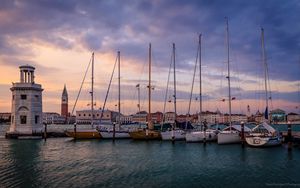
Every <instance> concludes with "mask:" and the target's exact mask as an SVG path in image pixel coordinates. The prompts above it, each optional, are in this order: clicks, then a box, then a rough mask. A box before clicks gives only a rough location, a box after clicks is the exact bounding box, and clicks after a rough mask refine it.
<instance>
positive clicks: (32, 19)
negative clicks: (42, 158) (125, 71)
mask: <svg viewBox="0 0 300 188" xmlns="http://www.w3.org/2000/svg"><path fill="white" fill-rule="evenodd" d="M299 8H300V4H299V2H298V1H297V0H290V1H284V0H265V1H261V0H253V1H240V0H229V1H221V0H201V1H199V0H192V1H187V2H186V1H181V0H175V1H174V0H172V1H171V0H166V1H146V0H143V1H137V0H131V1H130V0H128V1H117V0H112V1H96V0H95V1H94V0H88V1H76V0H71V1H61V0H51V1H50V0H43V1H35V0H29V1H10V0H3V1H1V8H0V15H5V16H6V19H2V17H0V18H1V20H0V27H1V30H0V36H1V37H0V55H2V56H3V55H5V56H12V55H24V54H20V53H21V52H24V51H28V50H26V46H25V47H24V45H21V44H20V45H15V44H13V43H11V42H10V41H11V40H12V39H22V40H23V41H25V43H26V42H27V43H28V44H30V43H34V42H35V41H42V42H46V43H47V44H51V45H53V46H55V47H57V48H63V49H72V48H74V47H75V46H81V47H84V48H87V49H88V50H94V51H99V52H111V51H117V50H121V53H122V57H124V58H131V59H136V60H138V61H137V62H138V63H144V62H145V61H146V62H147V56H148V54H147V53H148V43H149V42H151V43H152V47H153V60H154V62H153V66H154V70H156V71H157V72H159V71H161V72H165V73H167V71H166V70H167V69H168V67H169V63H170V56H171V46H172V43H173V42H174V43H176V57H177V62H176V63H177V64H176V66H177V69H178V71H179V72H180V71H183V72H186V73H187V72H191V73H192V70H193V67H194V62H195V57H196V50H197V42H198V34H199V33H202V34H203V38H202V62H203V64H204V65H205V66H207V70H220V67H222V66H224V64H223V63H222V62H224V61H226V53H225V45H224V41H225V20H224V17H225V16H228V18H229V32H230V63H231V66H232V69H233V71H237V69H238V71H240V72H241V73H243V74H246V75H250V76H257V75H261V73H262V62H261V60H260V59H261V57H260V54H261V45H260V27H264V28H265V42H266V51H267V57H268V59H267V60H268V64H269V73H270V78H271V79H273V80H286V81H295V80H299V75H300V74H299V67H300V65H299V64H300V63H299V52H300V38H299V33H300V25H299V24H298V19H299V16H300V13H299ZM25 61H26V60H25ZM191 73H190V74H191ZM261 76H262V75H261ZM261 76H260V77H261ZM240 79H243V78H240Z"/></svg>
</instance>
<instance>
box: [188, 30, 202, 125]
mask: <svg viewBox="0 0 300 188" xmlns="http://www.w3.org/2000/svg"><path fill="white" fill-rule="evenodd" d="M200 36H201V35H200ZM199 49H200V46H199V45H198V49H197V54H196V61H195V67H194V73H193V81H192V88H191V93H190V99H189V106H188V113H187V118H186V123H185V129H187V125H188V117H189V115H190V110H191V103H192V97H193V90H194V83H195V76H196V70H197V63H198V56H199Z"/></svg>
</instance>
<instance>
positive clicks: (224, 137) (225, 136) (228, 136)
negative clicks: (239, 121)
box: [218, 131, 241, 144]
mask: <svg viewBox="0 0 300 188" xmlns="http://www.w3.org/2000/svg"><path fill="white" fill-rule="evenodd" d="M240 142H241V138H240V133H239V132H238V131H221V132H219V134H218V144H237V143H240Z"/></svg>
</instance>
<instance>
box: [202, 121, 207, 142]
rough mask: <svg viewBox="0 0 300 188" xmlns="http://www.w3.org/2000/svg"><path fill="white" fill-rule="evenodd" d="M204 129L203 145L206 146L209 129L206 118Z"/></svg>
mask: <svg viewBox="0 0 300 188" xmlns="http://www.w3.org/2000/svg"><path fill="white" fill-rule="evenodd" d="M203 126H204V127H203V130H204V138H203V146H206V129H207V122H206V119H205V120H204V122H203Z"/></svg>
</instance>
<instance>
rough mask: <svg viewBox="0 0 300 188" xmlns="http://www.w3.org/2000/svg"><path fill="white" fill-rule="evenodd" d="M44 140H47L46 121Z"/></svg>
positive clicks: (45, 124)
mask: <svg viewBox="0 0 300 188" xmlns="http://www.w3.org/2000/svg"><path fill="white" fill-rule="evenodd" d="M44 140H45V141H46V140H47V123H44Z"/></svg>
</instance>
